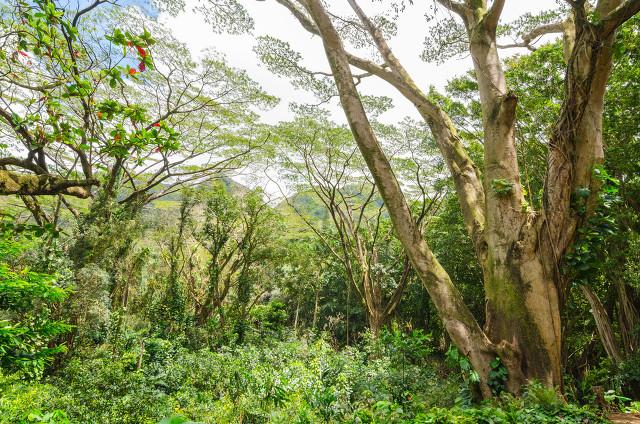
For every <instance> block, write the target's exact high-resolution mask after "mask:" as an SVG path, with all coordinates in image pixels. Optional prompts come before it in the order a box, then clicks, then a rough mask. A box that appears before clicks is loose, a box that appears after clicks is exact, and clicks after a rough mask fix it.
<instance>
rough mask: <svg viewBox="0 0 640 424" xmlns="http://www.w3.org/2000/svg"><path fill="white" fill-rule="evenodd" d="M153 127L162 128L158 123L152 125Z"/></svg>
mask: <svg viewBox="0 0 640 424" xmlns="http://www.w3.org/2000/svg"><path fill="white" fill-rule="evenodd" d="M151 126H152V127H159V126H160V122H156V123H154V124H152V125H151Z"/></svg>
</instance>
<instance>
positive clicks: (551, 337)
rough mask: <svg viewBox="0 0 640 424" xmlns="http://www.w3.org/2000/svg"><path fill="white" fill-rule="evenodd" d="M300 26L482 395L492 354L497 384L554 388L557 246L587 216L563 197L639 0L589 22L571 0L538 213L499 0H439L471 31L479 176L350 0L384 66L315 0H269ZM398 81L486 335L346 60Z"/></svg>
mask: <svg viewBox="0 0 640 424" xmlns="http://www.w3.org/2000/svg"><path fill="white" fill-rule="evenodd" d="M278 1H280V2H281V3H283V4H285V6H286V7H288V8H289V10H291V11H292V13H293V14H294V15H295V16H296V17H297V18H298V19H299V20H300V21H301V23H302V24H303V26H305V28H307V29H309V31H311V32H314V33H317V34H319V35H320V36H321V38H322V41H323V44H324V48H325V53H326V56H327V58H328V60H329V64H330V65H331V69H332V73H333V76H334V79H335V82H336V85H337V88H338V92H339V94H340V101H341V103H342V106H343V109H344V112H345V115H346V117H347V121H348V122H349V125H350V127H351V130H352V133H353V136H354V138H355V140H356V142H357V144H358V147H359V148H360V151H361V153H362V155H363V157H364V159H365V161H366V163H367V166H368V167H369V169H370V171H371V173H372V175H373V178H374V180H375V182H376V185H377V187H378V189H379V191H380V194H381V197H382V198H383V199H384V202H385V205H386V206H387V209H388V211H389V215H390V217H391V220H392V223H393V226H394V229H395V230H396V232H397V235H398V238H399V240H400V241H401V243H402V245H403V247H404V249H405V251H406V253H407V255H408V257H409V259H410V261H411V263H412V265H413V267H414V269H415V271H416V273H417V275H418V276H419V277H420V279H421V280H422V282H423V284H424V285H425V287H426V289H427V291H428V292H429V295H430V297H431V299H432V300H433V303H434V305H435V306H436V308H437V309H438V314H439V316H440V318H441V319H442V320H443V324H444V326H445V329H446V330H447V332H448V333H449V335H450V337H451V338H452V340H453V342H454V343H455V344H456V345H457V346H458V348H459V349H460V350H461V351H462V352H463V353H464V354H465V355H468V356H469V359H470V360H471V363H472V365H473V366H474V368H475V369H476V371H477V372H478V373H479V374H480V376H481V378H482V382H483V385H482V391H483V395H485V396H490V395H491V392H490V390H489V389H488V385H487V384H486V383H487V382H488V372H489V370H490V365H489V364H490V361H491V360H492V359H493V358H495V357H496V356H499V357H500V358H501V359H502V361H503V363H504V364H505V366H506V367H507V369H508V372H509V381H508V387H507V389H508V390H509V391H511V392H513V393H518V392H519V390H520V387H521V385H522V384H524V383H526V382H528V381H531V380H534V379H535V380H539V381H542V382H543V383H544V384H545V385H547V386H549V387H554V386H555V387H561V385H562V369H561V345H562V343H561V340H562V334H561V319H560V310H561V305H562V302H563V299H564V298H565V297H566V290H567V288H566V286H565V285H564V280H563V279H562V278H561V275H560V271H559V270H560V265H561V263H562V258H563V257H564V254H565V252H566V251H567V249H568V248H569V247H570V244H571V243H572V242H573V240H574V239H575V235H576V230H577V228H578V227H579V225H581V223H582V222H583V220H584V219H585V216H587V215H588V213H585V214H578V213H576V211H575V210H573V209H572V207H571V198H572V193H574V192H575V191H576V190H577V189H579V188H587V189H591V198H590V202H589V203H591V204H593V202H594V199H595V195H596V193H597V189H598V187H597V183H595V182H594V181H592V172H593V166H594V164H596V163H598V162H599V161H600V160H601V159H602V157H603V154H602V123H601V122H602V109H603V99H604V90H605V87H606V82H607V78H608V75H609V71H610V68H611V44H612V42H613V34H614V31H615V28H616V26H617V25H620V24H621V23H622V22H624V20H626V19H628V18H629V17H630V16H632V15H633V14H634V13H637V11H638V9H639V8H640V1H637V0H628V1H627V2H625V3H624V7H618V6H620V5H622V3H623V2H622V1H621V0H601V1H599V2H598V5H597V11H598V13H599V15H600V16H601V17H603V18H602V21H601V22H600V23H599V24H593V23H590V22H588V20H587V17H586V11H585V10H584V2H582V1H577V2H574V3H575V4H574V7H576V8H577V9H576V11H575V12H574V21H575V23H576V24H575V25H576V31H575V44H574V45H573V47H572V48H571V49H569V50H570V51H571V52H572V53H571V58H570V61H569V64H568V67H567V78H566V79H567V84H566V93H565V100H564V104H563V108H562V111H561V113H560V115H559V117H558V120H557V124H556V128H555V131H554V133H553V137H552V139H551V142H550V154H549V159H548V168H547V178H546V184H545V194H544V202H543V203H544V204H543V210H542V211H541V212H540V213H530V212H528V211H526V210H524V208H523V207H522V204H523V200H524V199H523V195H522V189H521V186H520V175H519V166H518V160H517V155H516V148H515V122H516V115H515V112H516V105H517V98H516V97H515V96H514V95H513V94H512V93H510V92H509V91H508V89H507V86H506V82H505V77H504V73H503V71H502V69H501V65H500V60H499V57H498V53H497V47H496V28H497V24H498V20H499V18H500V14H501V12H502V7H503V6H504V3H505V2H504V0H494V1H493V2H492V5H491V7H490V8H488V7H487V2H486V1H481V0H467V1H465V2H451V1H447V0H438V1H439V2H440V3H441V4H443V5H445V6H446V7H448V8H450V9H451V10H452V11H453V12H455V13H457V14H459V15H460V16H461V18H462V19H463V21H464V22H465V25H466V27H467V29H468V32H469V43H470V52H471V57H472V59H473V63H474V68H475V72H476V79H477V81H478V85H479V89H480V90H479V91H480V100H481V106H482V115H483V126H484V149H485V170H484V173H485V175H484V179H483V184H482V187H480V184H479V181H480V173H479V171H478V170H477V168H476V167H475V165H473V163H472V162H471V161H470V159H469V157H468V155H467V154H466V152H465V151H464V147H463V146H462V144H461V143H460V140H459V138H458V137H457V135H456V133H455V130H454V129H453V126H452V125H451V121H450V119H449V118H448V117H447V116H446V114H445V113H444V112H443V111H442V110H441V109H440V108H439V107H438V106H437V105H434V104H433V103H432V102H431V101H430V100H429V99H428V98H427V97H426V96H425V95H424V94H423V93H422V92H421V91H420V90H419V89H418V88H417V87H416V85H415V83H414V82H413V81H412V80H411V78H410V77H409V75H408V73H407V72H406V70H405V69H404V68H403V67H402V65H401V64H400V63H399V61H398V60H397V59H396V58H395V56H394V55H393V53H392V52H391V50H390V48H389V47H388V45H387V44H386V41H385V40H384V38H383V37H382V35H381V33H380V31H379V30H378V29H377V28H376V27H375V25H373V24H372V23H371V21H369V20H368V19H367V18H366V16H365V15H364V13H363V12H362V10H361V9H360V8H359V7H358V5H357V4H356V2H355V0H349V3H350V4H351V6H352V8H353V9H354V11H355V12H356V14H357V15H358V17H359V18H360V20H361V21H362V23H363V25H364V27H365V28H366V29H367V31H368V32H369V34H370V35H371V37H372V38H373V40H374V41H375V43H376V45H377V47H378V51H379V52H380V53H381V55H382V57H383V58H384V60H385V66H380V65H377V64H375V63H373V62H370V61H366V60H362V59H359V58H357V57H355V56H353V55H350V54H347V53H346V52H345V50H344V47H343V45H342V41H341V39H340V36H339V34H338V33H337V31H336V30H335V28H334V27H333V24H332V22H331V19H330V18H329V16H328V14H327V12H326V11H325V10H324V7H323V5H322V2H321V1H320V0H306V1H305V2H303V4H304V5H305V6H306V8H307V10H308V12H309V15H310V16H311V19H312V20H313V22H309V21H307V20H305V19H306V18H305V16H304V15H302V14H301V13H299V11H296V10H295V8H294V7H292V6H291V4H289V3H287V2H286V1H285V0H278ZM350 63H351V64H353V65H354V66H357V67H359V68H361V69H364V70H366V71H368V72H371V73H372V74H375V75H377V76H379V77H380V78H382V79H383V80H385V81H387V82H389V83H390V84H391V85H393V86H394V87H396V88H397V89H398V90H399V91H400V92H401V93H402V94H403V95H404V96H405V97H407V99H409V100H410V101H412V102H413V103H414V104H415V105H416V107H417V108H418V110H419V111H420V113H421V115H422V116H423V117H424V118H425V120H426V122H427V123H428V124H429V125H430V127H431V129H432V131H433V134H434V137H435V139H436V142H437V143H438V145H439V147H440V149H441V151H442V154H443V157H444V158H445V161H446V163H447V165H448V166H449V169H450V170H451V173H452V176H453V179H454V182H455V184H456V189H457V193H458V196H459V199H460V203H461V207H462V211H463V216H464V219H465V225H466V227H467V229H468V231H469V234H470V236H471V238H472V240H473V241H474V243H475V248H476V252H477V254H478V259H479V262H480V264H481V265H482V268H483V272H484V280H485V292H486V312H487V322H486V325H485V328H484V331H483V330H482V329H480V327H479V326H478V323H477V321H476V320H475V319H474V317H473V316H472V315H471V313H470V311H469V310H468V308H467V307H466V305H465V304H464V302H463V300H462V297H461V295H460V293H459V292H458V290H457V289H456V287H455V286H454V284H453V283H452V281H451V279H450V278H449V275H448V274H447V273H446V271H445V270H444V269H443V268H442V266H441V265H440V263H439V262H438V261H437V259H436V258H435V257H434V255H433V253H432V251H431V250H430V248H429V246H428V245H427V243H426V242H425V241H424V240H423V238H422V235H421V234H420V231H419V229H418V228H417V226H416V224H415V222H414V221H413V219H412V217H411V214H410V213H409V209H408V207H407V203H406V200H405V198H404V196H403V194H402V191H401V189H400V186H399V184H398V181H397V180H396V177H395V175H394V173H393V170H392V169H391V167H390V164H389V161H388V159H387V158H386V156H385V155H384V152H383V151H382V149H381V147H380V145H379V144H378V141H377V139H376V137H375V135H374V133H373V130H372V128H371V125H370V123H369V121H368V118H367V116H366V113H365V111H364V109H363V107H362V104H361V102H360V98H359V94H358V92H357V90H356V87H355V84H354V81H353V75H352V73H351V70H350V67H349V64H350Z"/></svg>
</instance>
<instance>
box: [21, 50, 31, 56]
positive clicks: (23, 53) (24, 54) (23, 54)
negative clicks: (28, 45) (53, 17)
mask: <svg viewBox="0 0 640 424" xmlns="http://www.w3.org/2000/svg"><path fill="white" fill-rule="evenodd" d="M18 53H20V54H21V55H22V56H24V57H29V55H28V54H26V53H25V52H23V51H22V50H18Z"/></svg>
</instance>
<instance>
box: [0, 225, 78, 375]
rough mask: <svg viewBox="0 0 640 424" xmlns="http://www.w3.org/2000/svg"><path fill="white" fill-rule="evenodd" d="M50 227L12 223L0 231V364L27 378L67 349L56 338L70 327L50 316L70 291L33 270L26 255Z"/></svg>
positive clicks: (53, 279) (52, 278)
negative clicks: (25, 258) (23, 225)
mask: <svg viewBox="0 0 640 424" xmlns="http://www.w3.org/2000/svg"><path fill="white" fill-rule="evenodd" d="M47 231H49V233H50V232H51V229H50V228H44V229H43V228H38V227H31V226H27V227H20V226H15V225H12V223H11V222H9V223H6V224H5V225H3V232H2V233H1V234H0V258H1V259H0V366H1V367H2V368H3V369H4V370H6V371H9V372H19V373H20V374H21V375H22V376H23V377H25V378H28V379H37V378H40V377H42V374H43V373H44V371H45V367H46V365H48V364H49V363H51V361H52V360H53V358H54V357H55V355H56V354H58V353H61V352H64V351H65V350H66V348H65V346H64V345H60V344H56V343H55V342H54V340H55V339H56V338H57V337H58V336H60V335H61V334H64V333H66V332H68V331H69V330H70V326H69V325H67V324H65V323H63V322H61V321H57V320H55V319H53V318H52V310H53V308H55V306H56V305H58V304H60V303H61V302H63V301H64V300H65V299H66V298H67V296H68V295H69V291H68V290H67V289H65V288H63V287H60V286H59V285H58V284H57V279H56V276H55V275H52V274H48V273H42V272H35V271H31V270H30V269H29V265H28V262H25V260H24V258H23V257H22V255H23V254H24V253H25V251H26V250H27V249H28V248H31V247H34V246H36V247H37V246H38V245H39V243H38V241H39V240H37V239H35V237H42V236H44V235H45V234H47Z"/></svg>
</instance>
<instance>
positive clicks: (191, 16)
mask: <svg viewBox="0 0 640 424" xmlns="http://www.w3.org/2000/svg"><path fill="white" fill-rule="evenodd" d="M240 1H241V3H242V4H243V5H244V6H245V7H246V8H247V10H248V11H249V13H250V15H251V16H252V17H253V19H254V21H255V28H254V30H253V32H252V34H245V35H228V34H215V33H214V31H212V28H211V26H210V25H209V24H208V23H207V22H205V20H204V17H203V16H202V14H200V13H198V12H195V11H193V8H194V6H195V4H196V2H195V1H194V0H187V3H186V8H185V10H186V11H185V12H183V13H180V14H179V15H177V16H171V15H169V14H166V13H162V14H160V16H159V18H158V19H159V21H160V22H161V23H163V24H164V25H166V26H167V27H168V28H169V29H170V30H171V31H172V33H173V35H174V36H175V37H176V38H177V39H178V40H180V41H182V42H184V43H186V44H187V46H189V49H190V50H191V52H192V53H193V54H194V55H195V56H196V57H197V56H198V54H199V53H200V52H202V51H203V50H205V49H211V48H213V49H214V50H216V51H218V52H220V53H222V54H224V55H225V57H226V58H227V62H228V63H229V64H230V65H231V66H233V67H236V68H240V69H245V70H246V71H247V72H248V74H249V75H250V76H251V77H252V78H253V79H254V80H256V81H257V82H258V83H260V84H261V86H262V87H263V88H264V89H265V90H266V91H267V92H269V93H270V94H273V95H276V96H278V97H279V98H280V99H281V101H280V104H279V105H278V106H276V107H275V108H274V109H272V110H269V111H266V112H264V113H262V114H261V115H262V119H263V120H264V121H265V122H268V123H275V122H278V121H281V120H286V119H289V118H290V117H291V116H292V114H291V112H290V109H289V104H290V103H291V102H296V103H317V99H315V98H314V97H313V96H312V95H311V94H309V93H308V92H306V91H303V90H296V89H294V88H293V87H292V86H291V85H290V83H289V82H288V81H287V79H286V78H282V77H278V76H275V75H273V74H272V73H271V72H270V71H269V70H268V69H266V68H265V67H264V65H262V64H261V63H260V61H259V59H258V58H257V56H256V54H255V53H254V52H253V47H254V45H255V44H256V41H255V38H256V37H257V36H260V35H271V36H275V37H277V38H280V39H282V40H284V41H287V42H288V43H289V44H290V45H291V46H292V48H293V49H294V50H296V51H298V52H301V53H302V55H303V57H304V64H305V65H306V66H307V67H308V68H309V69H312V70H314V71H328V70H329V66H328V63H327V60H326V56H325V55H324V51H323V49H322V43H321V41H320V39H319V37H317V36H313V35H311V34H309V33H308V32H306V31H305V30H304V29H302V28H301V27H300V25H299V24H298V22H297V21H296V20H295V18H294V17H293V16H292V15H291V14H290V13H289V12H288V11H287V10H286V9H285V8H284V7H283V6H281V5H280V4H278V3H276V2H275V1H274V0H266V1H257V0H240ZM328 3H329V5H330V7H331V10H332V11H335V12H338V13H341V14H347V13H348V10H347V8H346V7H347V6H346V5H347V2H346V0H329V1H328ZM385 3H387V4H388V3H390V2H388V1H385V0H383V1H382V2H380V1H376V2H372V1H370V0H360V6H361V7H362V8H363V9H364V10H365V12H367V13H368V14H369V15H370V16H371V15H374V14H375V13H379V12H381V11H383V9H381V7H385V6H384V4H385ZM413 3H414V4H413V5H408V6H407V8H406V10H405V11H404V12H401V14H400V17H399V19H398V34H397V36H396V37H395V38H393V39H392V40H390V45H391V47H392V49H393V51H394V53H395V54H396V56H397V57H399V59H400V60H401V62H402V63H403V65H404V66H405V67H406V68H407V69H408V70H409V73H410V74H411V75H412V76H413V78H414V80H415V81H416V82H417V83H418V85H419V86H420V87H422V88H423V90H427V89H428V87H429V86H431V85H433V86H435V87H436V88H438V89H442V88H443V87H444V86H445V84H446V83H447V81H448V80H450V79H451V78H453V77H454V76H457V75H460V74H463V73H465V72H466V71H468V70H469V69H471V67H472V63H471V60H470V59H469V58H468V57H460V58H456V59H452V60H449V61H447V62H445V63H444V64H431V63H425V62H424V61H423V60H422V59H420V53H421V52H422V49H423V40H424V38H425V36H426V35H427V33H428V32H427V30H428V24H427V23H426V20H425V12H426V11H427V8H428V7H430V6H431V5H432V3H433V1H432V0H426V1H424V0H423V1H422V2H418V1H414V2H413ZM556 6H557V3H556V0H507V2H506V5H505V9H504V12H503V15H502V22H509V21H512V20H514V19H516V18H518V17H520V16H522V15H523V14H524V13H527V12H529V13H532V14H535V13H537V12H539V11H543V10H548V9H552V8H554V7H556ZM515 53H518V49H512V50H509V51H504V53H503V55H507V54H515ZM359 88H360V90H361V92H362V93H364V94H370V95H385V96H388V97H391V98H392V99H393V104H394V108H393V109H392V110H390V111H388V112H385V114H383V115H382V116H381V119H382V120H384V121H387V122H393V121H397V120H400V119H402V118H403V117H405V116H411V117H415V118H417V113H416V112H415V110H414V108H413V106H412V105H411V104H410V103H409V102H408V101H407V100H405V99H404V98H402V97H401V96H400V95H398V94H397V93H396V92H395V89H393V88H392V87H390V86H388V84H387V83H385V82H383V81H380V80H377V79H376V78H375V77H373V78H367V79H365V80H364V81H363V83H362V84H361V85H360V86H359ZM327 109H329V110H330V112H331V113H332V117H333V119H335V120H336V121H338V122H344V117H343V114H342V112H341V110H340V109H339V107H338V104H337V101H335V102H333V103H332V104H330V105H329V106H328V107H327Z"/></svg>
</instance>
